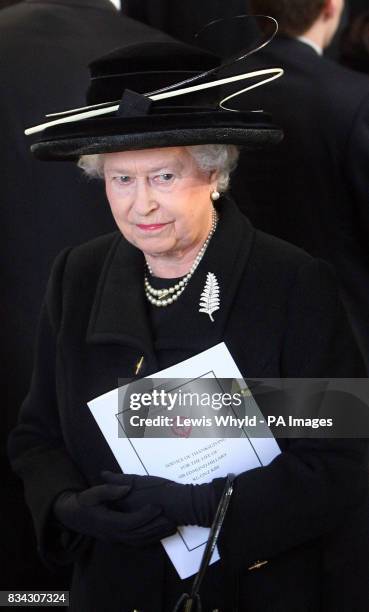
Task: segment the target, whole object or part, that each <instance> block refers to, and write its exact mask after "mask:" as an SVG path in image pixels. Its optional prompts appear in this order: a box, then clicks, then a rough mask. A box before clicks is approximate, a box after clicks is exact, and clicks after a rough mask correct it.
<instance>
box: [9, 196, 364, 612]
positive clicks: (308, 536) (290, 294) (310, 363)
mask: <svg viewBox="0 0 369 612" xmlns="http://www.w3.org/2000/svg"><path fill="white" fill-rule="evenodd" d="M219 206H220V222H219V225H218V229H217V231H216V233H215V235H214V237H213V238H212V240H211V242H210V245H209V247H208V250H207V253H206V255H205V257H204V258H203V260H202V261H201V263H200V265H199V267H198V269H197V271H196V273H195V275H194V276H193V278H192V279H191V283H190V285H189V286H188V288H187V289H186V290H185V292H184V293H183V295H182V296H181V298H180V299H179V300H178V302H176V303H175V304H173V305H172V306H170V308H168V309H166V310H165V313H164V316H163V317H162V318H160V322H159V324H158V328H157V330H156V332H157V333H156V334H155V337H153V335H152V332H151V328H150V318H149V315H148V309H147V303H146V301H145V296H144V292H143V274H144V258H143V255H142V253H141V252H140V251H138V250H137V249H136V248H134V247H132V246H131V245H130V244H128V243H127V242H126V241H125V240H124V239H123V238H122V236H121V235H120V234H118V233H115V234H112V235H108V236H105V237H102V238H99V239H96V240H94V241H92V242H89V243H87V244H85V245H83V246H80V247H77V248H74V249H72V250H68V251H65V252H64V253H62V254H61V255H60V257H59V258H58V259H57V261H56V263H55V266H54V268H53V272H52V275H51V278H50V282H49V286H48V291H47V295H46V299H45V303H44V307H43V311H42V317H41V323H40V329H39V340H38V348H37V355H36V363H35V370H34V375H33V379H32V386H31V389H30V393H29V395H28V398H27V399H26V401H25V403H24V405H23V408H22V412H21V419H20V423H19V425H18V427H17V428H16V429H15V431H14V432H13V434H12V436H11V439H10V445H9V451H10V456H11V460H12V463H13V467H14V469H15V470H16V471H17V472H18V474H20V475H21V477H22V478H23V480H24V484H25V491H26V498H27V500H28V504H29V506H30V508H31V511H32V514H33V519H34V522H35V527H36V532H37V534H38V541H39V547H40V552H41V554H42V556H43V557H44V558H45V559H46V560H47V561H48V562H49V563H50V562H53V561H59V562H61V561H63V559H64V560H65V558H67V559H68V558H69V557H68V553H65V554H63V552H62V549H61V547H60V544H58V539H57V537H56V535H55V534H54V532H53V529H52V527H51V524H52V521H51V519H50V507H51V504H52V502H53V500H54V499H55V496H56V495H58V494H59V493H60V492H61V491H63V490H65V489H70V488H84V487H86V486H88V485H90V484H92V483H98V482H100V471H101V470H102V469H111V470H113V471H117V470H119V468H118V465H117V463H116V461H115V459H114V457H113V455H112V453H111V451H110V450H109V448H108V446H107V444H106V442H105V439H104V438H103V436H102V434H101V433H100V431H99V429H98V427H97V425H96V423H95V421H94V419H93V417H92V415H91V414H90V411H89V410H88V408H87V406H86V403H87V402H88V401H89V400H90V399H92V398H94V397H96V396H97V395H99V394H102V393H104V392H106V391H108V390H110V389H112V388H115V387H117V385H118V379H121V378H133V377H134V372H135V367H136V364H137V362H138V360H139V359H140V358H141V356H144V362H143V369H142V370H141V371H140V376H141V375H145V376H147V375H149V374H150V373H152V372H156V371H158V370H159V369H161V368H164V367H167V366H170V365H173V364H175V363H178V362H179V361H181V360H183V359H186V358H188V357H191V356H193V355H195V354H197V353H198V352H200V351H203V350H204V349H206V348H209V347H211V346H213V345H215V344H217V343H218V342H219V341H222V340H224V341H225V343H226V345H227V346H228V348H229V350H230V351H231V353H232V355H233V357H234V359H235V361H236V363H237V365H238V367H239V369H240V371H241V372H242V374H243V375H245V376H251V377H274V378H276V377H279V376H288V377H329V376H333V377H339V376H357V375H358V376H360V375H361V374H362V371H363V369H362V368H363V366H362V364H361V360H360V358H359V357H358V352H357V349H356V346H355V344H354V342H353V339H352V335H351V331H350V328H349V327H348V325H347V323H346V319H345V315H344V313H343V311H342V308H341V305H340V302H339V300H338V295H337V288H336V282H335V279H334V276H333V275H332V273H331V271H330V269H329V268H328V266H327V265H326V264H324V263H322V262H319V261H317V260H313V259H312V258H311V257H309V256H308V255H307V254H305V253H304V252H302V251H300V250H298V249H297V248H295V247H293V246H291V245H288V244H286V243H284V242H281V241H279V240H277V239H275V238H273V237H270V236H267V235H265V234H263V233H261V232H258V231H255V230H254V229H253V228H252V226H251V225H250V224H249V222H248V221H247V220H246V219H245V218H244V217H243V216H242V215H241V214H240V213H239V211H238V210H237V207H236V206H235V205H234V204H233V203H232V202H231V201H224V200H223V202H220V204H219ZM209 270H211V271H212V272H214V273H215V275H216V277H217V279H218V282H219V285H220V296H221V307H220V310H219V311H217V312H216V313H215V315H214V318H215V322H214V323H211V321H210V319H209V317H207V316H206V315H204V314H201V313H199V312H198V302H199V298H200V294H201V292H202V289H203V286H204V283H205V279H206V273H207V272H208V271H209ZM179 322H180V325H179ZM281 444H282V448H283V449H284V451H285V452H283V453H282V454H281V455H280V456H279V457H278V458H277V459H276V460H275V461H273V463H272V464H271V465H270V466H268V467H265V468H258V469H255V470H252V471H250V472H247V473H245V474H243V475H242V476H241V477H239V479H238V482H237V486H236V490H235V494H234V498H233V500H232V502H231V506H230V509H229V513H228V516H227V518H226V522H225V525H224V527H223V530H222V533H221V538H220V551H221V555H222V562H221V563H217V564H215V565H213V566H211V568H210V570H209V572H208V575H207V579H206V581H205V585H204V589H203V598H204V602H205V608H204V609H205V611H208V610H212V609H213V608H216V607H219V608H220V609H221V610H223V611H224V610H227V611H228V610H236V609H237V610H239V611H243V610H246V609H247V610H248V612H259V611H261V610H263V612H266V611H267V610H270V611H277V610H278V611H282V610H283V612H294V611H295V610H296V612H304V611H307V610H314V611H316V610H318V609H320V608H319V605H320V604H319V603H318V602H321V600H322V598H323V597H324V595H323V592H324V585H323V584H322V567H323V562H322V555H323V553H325V548H324V542H325V538H327V537H331V538H333V539H334V540H335V541H336V540H337V537H338V535H339V533H340V532H341V531H342V523H343V522H344V520H345V517H346V518H347V517H348V516H350V513H351V511H352V510H354V509H355V508H356V507H357V505H358V504H359V503H360V500H361V499H362V497H363V495H364V494H365V488H366V473H365V471H364V470H362V469H361V468H360V465H361V463H362V460H363V457H362V449H361V445H360V444H359V443H357V442H353V441H346V442H345V441H331V442H328V441H325V440H320V441H317V440H310V441H309V440H305V441H304V440H293V441H290V442H284V443H283V441H282V442H281ZM346 554H347V555H349V551H345V550H340V552H339V555H336V557H335V567H336V569H337V565H338V566H340V567H341V568H342V567H343V565H345V564H346V561H347V558H346ZM76 556H77V559H76V562H75V569H74V578H73V586H72V593H71V598H72V603H71V610H73V611H76V612H77V611H78V612H80V611H81V610H88V611H89V612H100V611H101V612H102V611H103V610H105V609H106V605H107V604H106V602H107V601H109V611H110V612H127V611H129V610H132V609H139V610H143V612H146V611H148V612H151V611H154V610H155V612H156V611H158V612H159V611H165V612H167V611H169V610H170V609H171V606H173V604H174V600H175V599H176V597H178V595H179V594H180V593H181V592H182V590H187V589H188V585H189V582H191V580H190V579H189V580H187V581H183V582H181V581H180V580H179V579H178V578H176V574H175V571H174V570H173V568H172V566H171V564H170V562H169V561H168V559H167V557H166V555H165V553H164V552H163V549H162V548H161V546H160V545H157V546H151V547H149V548H147V549H144V550H139V549H137V550H136V549H132V548H131V549H130V548H125V547H124V546H117V545H116V546H109V545H107V544H104V543H102V542H99V541H95V542H93V543H92V544H90V546H88V547H87V549H86V548H85V549H84V550H83V551H80V554H79V556H78V555H76ZM259 559H263V560H264V559H268V560H269V563H268V565H267V566H265V567H264V569H260V570H254V571H248V570H247V568H248V567H249V566H250V565H251V564H252V563H254V562H255V561H256V560H259ZM69 560H70V559H69ZM338 573H340V572H338ZM346 578H347V581H346V585H347V588H349V586H348V585H349V580H350V578H349V577H348V576H347V577H346ZM337 582H338V581H336V583H335V587H337ZM143 584H145V588H144V589H143V588H142V585H143ZM360 586H362V585H360ZM222 598H225V601H226V603H225V602H224V601H223V599H222ZM246 602H247V604H246ZM322 605H323V604H322ZM233 606H234V607H233ZM236 606H238V607H236ZM323 609H324V612H328V611H331V610H332V612H333V610H334V612H338V608H337V607H330V606H329V601H328V602H326V604H325V607H324V608H322V610H323ZM345 610H346V608H345ZM347 610H348V609H347ZM357 611H360V612H361V611H363V612H364V608H362V607H358V608H357ZM350 612H352V609H351V608H350Z"/></svg>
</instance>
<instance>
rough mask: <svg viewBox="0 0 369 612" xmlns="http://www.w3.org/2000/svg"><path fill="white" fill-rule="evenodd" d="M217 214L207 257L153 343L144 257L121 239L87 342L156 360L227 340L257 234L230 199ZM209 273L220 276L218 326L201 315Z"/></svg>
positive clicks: (106, 269) (113, 253)
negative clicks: (167, 351)
mask: <svg viewBox="0 0 369 612" xmlns="http://www.w3.org/2000/svg"><path fill="white" fill-rule="evenodd" d="M218 210H219V217H220V218H219V223H218V227H217V230H216V232H215V234H214V236H213V238H212V240H211V241H210V243H209V247H208V249H207V252H206V254H205V256H204V258H203V260H202V261H201V263H200V265H199V267H198V269H197V270H196V272H195V274H194V276H193V277H192V279H191V281H190V283H189V285H188V287H187V288H186V290H185V291H184V293H183V294H182V296H181V297H180V299H179V300H178V302H176V303H175V304H173V305H172V306H170V307H168V308H167V309H165V311H166V312H165V315H166V316H165V317H163V319H162V321H161V323H160V325H159V328H158V329H157V330H156V334H155V335H156V341H155V343H154V339H153V334H152V331H151V325H150V317H149V311H148V308H149V307H148V304H147V302H146V297H145V293H144V284H143V279H144V265H145V262H144V257H143V255H142V253H141V252H140V251H139V250H138V249H136V248H135V247H133V246H131V245H130V244H129V243H127V241H126V240H125V239H124V238H123V237H121V236H118V237H117V239H116V241H115V242H114V244H113V245H112V247H111V250H110V252H109V254H108V256H107V259H106V261H105V265H104V268H103V271H102V273H101V277H100V280H99V284H98V288H97V291H96V294H95V300H94V304H93V308H92V311H91V317H90V321H89V326H88V332H87V342H89V343H113V344H124V345H128V346H131V347H135V348H137V349H139V350H140V351H141V352H142V354H144V355H145V356H146V357H149V358H150V359H153V358H154V354H155V351H160V350H165V349H175V350H178V349H179V350H183V351H185V352H190V353H193V354H195V353H197V352H201V351H204V350H206V349H207V348H209V347H211V346H214V345H215V344H218V343H219V342H221V341H222V340H223V338H224V334H225V328H226V324H227V321H228V318H229V316H230V311H231V308H232V304H233V302H234V299H235V295H236V292H237V288H238V285H239V283H240V280H241V277H242V275H243V273H244V269H245V266H246V263H247V260H248V257H249V253H250V249H251V245H252V242H253V237H254V233H255V230H254V229H253V228H252V226H251V225H250V223H249V222H248V220H247V219H246V218H245V217H244V216H243V215H242V214H241V213H240V212H239V210H238V208H237V206H236V205H235V204H234V203H233V202H232V201H231V200H228V199H226V198H223V199H222V200H221V201H220V202H219V203H218ZM208 272H212V273H213V274H214V275H215V276H216V278H217V281H218V283H219V288H220V308H219V310H217V311H216V312H214V313H213V318H214V322H212V321H211V320H210V317H209V316H208V315H207V314H206V313H200V312H199V308H200V297H201V293H202V292H203V290H204V287H205V283H206V279H207V274H208Z"/></svg>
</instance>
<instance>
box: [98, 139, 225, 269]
mask: <svg viewBox="0 0 369 612" xmlns="http://www.w3.org/2000/svg"><path fill="white" fill-rule="evenodd" d="M103 162H104V175H105V184H106V194H107V197H108V200H109V203H110V207H111V210H112V213H113V216H114V219H115V221H116V223H117V225H118V227H119V229H120V231H121V232H122V234H123V236H124V237H125V238H126V239H127V240H128V241H129V242H131V243H132V244H133V245H134V246H136V247H137V248H139V249H140V250H141V251H143V252H144V253H145V255H147V256H169V257H174V258H181V257H182V256H185V255H186V254H187V253H190V252H191V251H192V250H194V249H196V248H197V247H198V248H200V247H201V245H202V243H203V242H204V240H205V238H206V236H207V234H208V232H209V230H210V226H211V213H212V203H211V199H210V194H211V192H212V191H213V189H215V188H216V173H214V172H209V171H208V172H204V171H201V170H199V168H198V166H197V164H196V162H195V161H194V159H193V158H192V157H191V155H190V153H189V152H188V151H187V150H186V149H185V148H184V147H170V148H163V149H148V150H141V151H124V152H121V153H108V154H106V155H104V159H103Z"/></svg>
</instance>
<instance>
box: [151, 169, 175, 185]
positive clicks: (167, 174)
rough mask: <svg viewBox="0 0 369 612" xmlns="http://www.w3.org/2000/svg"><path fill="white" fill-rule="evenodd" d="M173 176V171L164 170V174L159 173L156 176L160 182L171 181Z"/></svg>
mask: <svg viewBox="0 0 369 612" xmlns="http://www.w3.org/2000/svg"><path fill="white" fill-rule="evenodd" d="M173 178H174V174H172V173H171V172H164V173H163V174H158V176H156V177H155V180H156V181H157V182H159V183H170V181H172V180H173Z"/></svg>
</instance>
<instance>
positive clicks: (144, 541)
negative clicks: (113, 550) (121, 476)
mask: <svg viewBox="0 0 369 612" xmlns="http://www.w3.org/2000/svg"><path fill="white" fill-rule="evenodd" d="M128 492H129V487H127V486H116V485H109V484H107V485H98V486H95V487H91V488H90V489H86V490H85V491H81V492H77V491H64V492H63V493H61V494H60V495H59V496H58V497H57V498H56V500H55V502H54V506H53V510H54V514H55V516H56V518H57V519H58V521H59V522H60V523H62V524H63V525H64V526H65V527H67V528H68V529H71V530H72V531H75V532H77V533H82V534H84V535H88V536H92V537H93V538H96V539H98V540H102V541H103V542H109V543H120V544H128V545H131V546H147V545H149V544H154V543H157V542H159V541H160V540H161V539H162V538H165V537H167V536H168V535H172V534H173V533H175V531H176V526H175V525H174V523H173V522H171V521H170V520H168V519H167V518H166V517H164V516H162V511H161V508H159V507H158V506H156V507H155V506H153V505H148V504H145V505H144V506H142V507H140V508H139V509H138V510H137V512H136V511H134V512H122V511H121V510H120V511H117V510H112V509H111V508H109V507H108V504H109V503H110V502H112V501H113V500H117V499H121V498H122V497H124V496H125V495H127V493H128Z"/></svg>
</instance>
